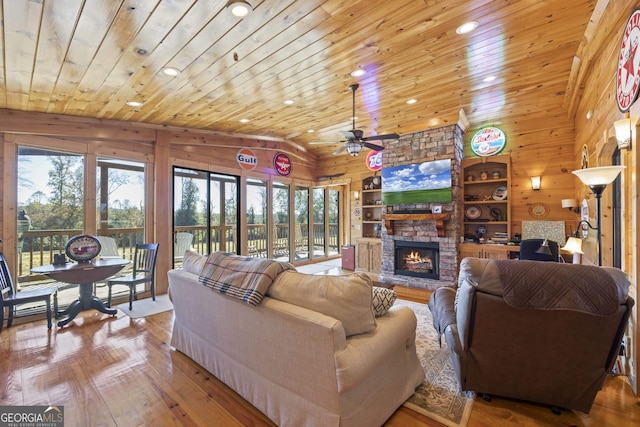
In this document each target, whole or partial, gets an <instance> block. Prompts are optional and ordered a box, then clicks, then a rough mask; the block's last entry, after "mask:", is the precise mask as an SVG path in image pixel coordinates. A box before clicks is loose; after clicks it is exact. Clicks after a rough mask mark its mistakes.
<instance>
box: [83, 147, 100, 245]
mask: <svg viewBox="0 0 640 427" xmlns="http://www.w3.org/2000/svg"><path fill="white" fill-rule="evenodd" d="M97 163H98V162H97V160H96V155H95V153H94V152H93V147H92V146H91V145H90V144H87V155H86V156H85V159H84V232H85V233H87V234H91V235H94V236H95V235H96V234H97V230H96V228H97V218H96V206H97V200H96V198H97V196H96V185H97V180H96V174H97V170H96V168H97Z"/></svg>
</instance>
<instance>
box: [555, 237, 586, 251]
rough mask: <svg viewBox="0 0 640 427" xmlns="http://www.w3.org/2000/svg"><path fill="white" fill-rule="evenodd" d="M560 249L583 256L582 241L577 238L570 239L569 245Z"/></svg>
mask: <svg viewBox="0 0 640 427" xmlns="http://www.w3.org/2000/svg"><path fill="white" fill-rule="evenodd" d="M560 249H561V250H563V251H567V252H570V253H572V254H582V253H583V252H582V240H580V239H579V238H577V237H569V238H568V239H567V243H565V245H564V246H563V247H561V248H560Z"/></svg>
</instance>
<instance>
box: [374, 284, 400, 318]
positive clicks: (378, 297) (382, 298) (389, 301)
mask: <svg viewBox="0 0 640 427" xmlns="http://www.w3.org/2000/svg"><path fill="white" fill-rule="evenodd" d="M397 297H398V295H397V294H396V291H394V290H393V289H387V288H381V287H379V286H374V287H373V300H372V305H373V312H374V313H375V315H376V317H380V316H384V315H385V314H387V311H389V309H390V308H391V307H392V306H393V303H394V302H396V298H397Z"/></svg>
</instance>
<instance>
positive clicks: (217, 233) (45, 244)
mask: <svg viewBox="0 0 640 427" xmlns="http://www.w3.org/2000/svg"><path fill="white" fill-rule="evenodd" d="M313 227H314V233H313V234H314V242H313V247H312V248H311V250H314V249H316V250H322V249H323V247H324V236H323V233H324V224H314V226H313ZM299 229H300V233H294V235H293V236H292V233H291V232H290V229H289V226H288V225H287V224H276V226H275V236H274V251H276V252H277V251H278V250H280V253H275V254H274V255H278V256H282V255H284V254H288V250H289V246H288V245H287V246H286V247H284V248H281V247H276V246H277V242H289V241H290V239H292V238H293V239H294V246H295V249H296V251H308V250H309V249H308V238H309V236H308V234H309V233H308V227H307V226H306V225H302V226H300V227H299ZM175 232H187V233H191V234H192V235H193V241H192V246H193V248H194V249H195V250H196V251H197V252H199V253H202V254H204V253H207V241H208V240H209V239H208V235H207V228H206V227H203V226H185V227H176V228H175ZM82 233H83V231H82V230H30V231H27V232H25V233H24V234H23V235H22V237H21V239H20V241H19V242H18V266H17V268H18V271H17V277H18V281H19V282H20V283H23V282H29V281H32V280H34V279H35V280H39V279H38V278H34V277H32V275H31V274H30V271H31V269H32V268H34V267H39V266H41V265H47V264H51V262H52V261H53V255H56V254H63V253H64V252H65V245H66V243H67V241H68V240H69V239H70V238H71V237H73V236H75V235H78V234H82ZM235 233H236V228H235V226H213V227H211V236H212V238H211V250H212V251H226V252H236V239H235ZM98 234H100V235H104V236H108V237H113V238H114V239H115V240H116V244H117V246H118V252H119V253H120V254H121V255H122V257H123V258H124V259H129V260H132V259H133V254H134V251H135V247H136V244H138V243H145V242H144V231H143V229H142V228H117V229H116V228H113V229H109V230H108V231H106V232H99V233H98ZM338 234H339V232H338V224H330V226H329V236H328V237H327V239H328V240H329V247H330V252H332V253H337V252H339V247H338V246H339V239H338ZM223 236H224V237H223ZM246 238H247V240H248V250H249V255H254V256H265V257H266V256H267V226H266V225H264V224H250V225H248V226H247V237H246ZM171 250H173V248H171ZM25 284H26V283H25Z"/></svg>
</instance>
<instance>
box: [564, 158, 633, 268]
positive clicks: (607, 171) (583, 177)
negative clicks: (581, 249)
mask: <svg viewBox="0 0 640 427" xmlns="http://www.w3.org/2000/svg"><path fill="white" fill-rule="evenodd" d="M625 168H626V166H600V167H597V168H586V169H578V170H575V171H573V172H571V173H572V174H574V175H576V176H577V177H578V178H580V181H582V183H583V184H584V185H588V186H589V188H591V191H593V195H594V196H595V198H596V233H597V240H596V242H597V246H596V249H597V251H598V265H599V266H601V265H602V251H601V248H602V231H601V230H602V223H601V218H600V199H601V198H602V192H603V191H604V189H605V188H607V185H609V184H611V183H612V182H613V180H615V179H616V178H617V177H618V175H620V172H622V171H623V170H624V169H625ZM580 222H586V223H587V224H589V223H588V222H587V221H580ZM589 226H590V227H591V224H589ZM591 228H593V227H591Z"/></svg>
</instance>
